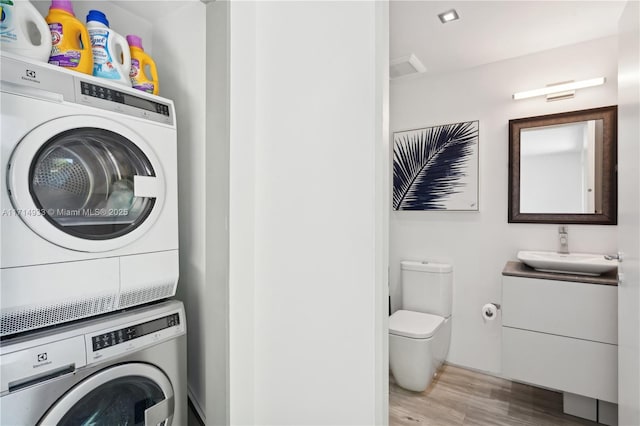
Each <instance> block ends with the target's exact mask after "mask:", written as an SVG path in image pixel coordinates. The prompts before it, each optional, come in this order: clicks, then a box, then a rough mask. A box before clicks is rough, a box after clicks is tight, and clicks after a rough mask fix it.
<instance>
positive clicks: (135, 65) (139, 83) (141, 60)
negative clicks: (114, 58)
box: [127, 35, 160, 95]
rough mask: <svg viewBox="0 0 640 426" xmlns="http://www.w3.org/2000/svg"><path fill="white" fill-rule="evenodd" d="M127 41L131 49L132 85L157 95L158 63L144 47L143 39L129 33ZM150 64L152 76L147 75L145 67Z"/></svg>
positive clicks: (130, 74)
mask: <svg viewBox="0 0 640 426" xmlns="http://www.w3.org/2000/svg"><path fill="white" fill-rule="evenodd" d="M127 42H128V43H129V48H130V49H131V72H130V73H129V77H131V86H132V87H133V88H134V89H138V90H142V91H143V92H147V93H152V94H154V95H157V94H158V93H159V91H160V90H159V86H158V70H157V69H156V63H155V62H153V59H151V56H149V55H147V54H146V53H145V51H144V49H143V48H142V39H141V38H140V37H138V36H135V35H128V36H127ZM147 65H148V66H149V70H150V71H151V78H149V76H148V75H147V73H146V71H145V67H146V66H147Z"/></svg>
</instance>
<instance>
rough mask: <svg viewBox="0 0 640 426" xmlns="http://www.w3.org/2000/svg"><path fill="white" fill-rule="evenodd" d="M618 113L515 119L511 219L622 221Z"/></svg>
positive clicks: (609, 110)
mask: <svg viewBox="0 0 640 426" xmlns="http://www.w3.org/2000/svg"><path fill="white" fill-rule="evenodd" d="M617 115H618V107H617V106H608V107H602V108H594V109H587V110H581V111H572V112H565V113H560V114H551V115H542V116H538V117H529V118H519V119H515V120H509V223H574V224H597V225H615V224H617V220H618V208H617V207H618V206H617V202H618V200H617V135H618V132H617V121H618V118H617Z"/></svg>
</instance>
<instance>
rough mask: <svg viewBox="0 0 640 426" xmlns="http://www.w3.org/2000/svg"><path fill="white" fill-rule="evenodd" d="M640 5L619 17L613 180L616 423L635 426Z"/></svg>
mask: <svg viewBox="0 0 640 426" xmlns="http://www.w3.org/2000/svg"><path fill="white" fill-rule="evenodd" d="M639 21H640V4H639V3H638V2H637V1H629V2H628V3H627V7H626V9H625V11H624V13H623V15H622V18H621V19H620V39H619V46H620V52H619V62H618V66H619V71H618V73H619V74H618V84H619V88H618V97H619V102H620V105H619V110H618V177H619V180H618V182H619V185H620V186H619V191H618V193H619V197H620V201H619V207H620V226H619V242H620V251H621V252H623V253H624V255H625V258H624V260H623V262H622V263H621V264H620V270H619V272H620V273H621V274H622V275H623V277H622V279H621V283H620V285H619V287H618V369H619V372H620V373H619V374H618V377H619V382H618V408H619V415H618V420H619V424H620V425H637V424H640V171H639V170H638V164H639V163H640V147H639V146H638V140H640V22H639Z"/></svg>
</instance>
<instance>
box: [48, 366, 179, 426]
mask: <svg viewBox="0 0 640 426" xmlns="http://www.w3.org/2000/svg"><path fill="white" fill-rule="evenodd" d="M173 395H174V394H173V388H172V386H171V382H170V381H169V379H168V378H167V376H165V374H164V373H163V372H162V371H160V370H159V369H158V368H156V367H153V366H151V365H149V364H143V363H129V364H122V365H117V366H115V367H110V368H107V369H105V370H102V371H100V372H98V373H96V374H94V375H92V376H89V377H88V378H86V379H85V380H83V381H82V382H80V383H79V384H78V385H76V386H75V387H73V388H72V389H71V390H70V391H69V392H67V393H66V394H65V395H64V396H63V397H62V398H60V399H59V400H58V401H57V402H56V403H55V405H53V406H52V407H51V409H50V410H49V411H48V412H47V413H46V414H45V416H44V417H43V418H42V419H41V420H40V422H39V423H38V424H39V425H42V426H45V425H58V426H90V425H91V426H113V425H131V426H149V425H153V426H157V425H162V426H170V425H171V421H172V419H173V413H174V404H175V401H174V396H173Z"/></svg>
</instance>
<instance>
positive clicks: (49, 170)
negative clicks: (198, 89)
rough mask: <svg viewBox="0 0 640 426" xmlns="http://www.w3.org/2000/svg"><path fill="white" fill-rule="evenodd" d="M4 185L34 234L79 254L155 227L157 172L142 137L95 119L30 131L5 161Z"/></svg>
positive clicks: (76, 118) (158, 194)
mask: <svg viewBox="0 0 640 426" xmlns="http://www.w3.org/2000/svg"><path fill="white" fill-rule="evenodd" d="M78 123H82V126H81V127H80V126H78ZM8 184H9V190H10V195H11V200H12V202H13V203H14V207H15V208H16V210H17V211H18V212H19V213H20V216H21V218H22V219H23V220H24V221H25V223H26V224H27V225H28V226H29V227H30V228H31V229H32V230H33V231H34V232H36V233H37V234H39V235H40V236H42V237H44V238H45V239H47V240H48V241H50V242H52V243H54V244H57V245H60V246H63V247H66V248H70V249H73V250H79V251H107V250H113V249H115V248H119V247H122V246H124V245H126V244H129V243H130V242H131V241H133V240H134V239H136V238H138V237H139V236H141V235H142V234H143V233H144V231H145V230H146V229H148V228H149V226H150V225H151V224H152V223H153V221H154V220H155V218H156V216H157V213H158V211H159V210H160V207H161V206H160V205H161V204H162V198H163V195H164V181H163V179H162V169H161V167H160V164H159V162H158V161H157V159H156V158H155V156H154V154H153V150H152V149H151V148H150V147H149V146H148V144H147V143H146V142H145V141H144V140H143V138H142V137H141V136H139V135H138V134H136V133H135V132H133V131H132V130H131V129H129V128H128V127H125V126H123V125H121V124H119V123H116V122H113V121H111V120H107V119H104V118H101V117H93V116H74V117H65V118H61V119H57V120H53V121H50V122H47V123H45V124H43V125H41V126H39V127H37V128H35V129H34V130H32V131H31V132H29V133H28V134H27V135H26V136H25V137H24V138H23V139H22V140H21V141H20V143H19V144H18V146H17V147H16V150H15V151H14V153H13V155H12V157H11V160H10V168H9V179H8Z"/></svg>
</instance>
